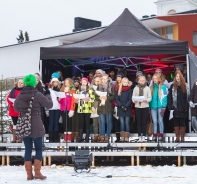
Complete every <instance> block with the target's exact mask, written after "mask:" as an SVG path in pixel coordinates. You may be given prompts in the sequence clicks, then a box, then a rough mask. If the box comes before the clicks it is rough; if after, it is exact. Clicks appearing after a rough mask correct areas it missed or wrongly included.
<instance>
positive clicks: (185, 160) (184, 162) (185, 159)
mask: <svg viewBox="0 0 197 184" xmlns="http://www.w3.org/2000/svg"><path fill="white" fill-rule="evenodd" d="M186 162H187V158H186V156H184V157H183V165H186V164H187V163H186Z"/></svg>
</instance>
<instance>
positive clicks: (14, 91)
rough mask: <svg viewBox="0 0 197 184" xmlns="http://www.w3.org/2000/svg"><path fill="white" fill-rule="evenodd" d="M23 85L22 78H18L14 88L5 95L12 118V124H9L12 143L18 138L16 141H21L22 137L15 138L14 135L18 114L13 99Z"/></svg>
mask: <svg viewBox="0 0 197 184" xmlns="http://www.w3.org/2000/svg"><path fill="white" fill-rule="evenodd" d="M23 87H24V82H23V80H22V79H19V80H18V81H17V84H16V86H15V87H14V88H12V90H11V91H10V93H9V94H8V96H7V102H8V104H9V109H8V111H9V114H8V115H9V116H11V118H12V122H13V124H12V125H11V130H12V133H13V139H12V143H16V141H17V140H18V142H22V138H19V137H18V138H17V136H16V124H17V121H18V116H19V112H16V111H15V110H14V100H15V99H16V97H17V96H18V95H19V94H20V92H21V90H22V89H23Z"/></svg>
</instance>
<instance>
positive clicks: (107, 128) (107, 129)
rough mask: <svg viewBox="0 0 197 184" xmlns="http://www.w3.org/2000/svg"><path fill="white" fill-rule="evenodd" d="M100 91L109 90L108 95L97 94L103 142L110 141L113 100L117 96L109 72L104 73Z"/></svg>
mask: <svg viewBox="0 0 197 184" xmlns="http://www.w3.org/2000/svg"><path fill="white" fill-rule="evenodd" d="M98 91H101V92H107V96H98V95H96V100H97V101H98V104H99V106H98V110H97V113H98V115H99V119H100V135H101V142H108V140H109V136H110V133H111V130H112V114H113V112H114V108H113V104H112V102H113V100H114V96H115V95H114V89H113V86H112V84H111V83H110V81H109V76H108V74H104V75H103V77H102V83H101V84H100V85H99V87H98ZM103 102H104V103H103Z"/></svg>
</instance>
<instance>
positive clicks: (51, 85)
mask: <svg viewBox="0 0 197 184" xmlns="http://www.w3.org/2000/svg"><path fill="white" fill-rule="evenodd" d="M54 82H58V85H57V88H58V89H60V87H61V84H60V82H59V81H53V82H52V83H51V84H50V87H51V89H53V88H54V86H53V84H54Z"/></svg>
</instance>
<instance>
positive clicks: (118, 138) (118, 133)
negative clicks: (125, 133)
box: [115, 132, 120, 142]
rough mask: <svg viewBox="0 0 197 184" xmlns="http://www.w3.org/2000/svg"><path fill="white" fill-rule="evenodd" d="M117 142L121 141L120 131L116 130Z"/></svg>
mask: <svg viewBox="0 0 197 184" xmlns="http://www.w3.org/2000/svg"><path fill="white" fill-rule="evenodd" d="M115 142H120V132H116V141H115Z"/></svg>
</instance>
